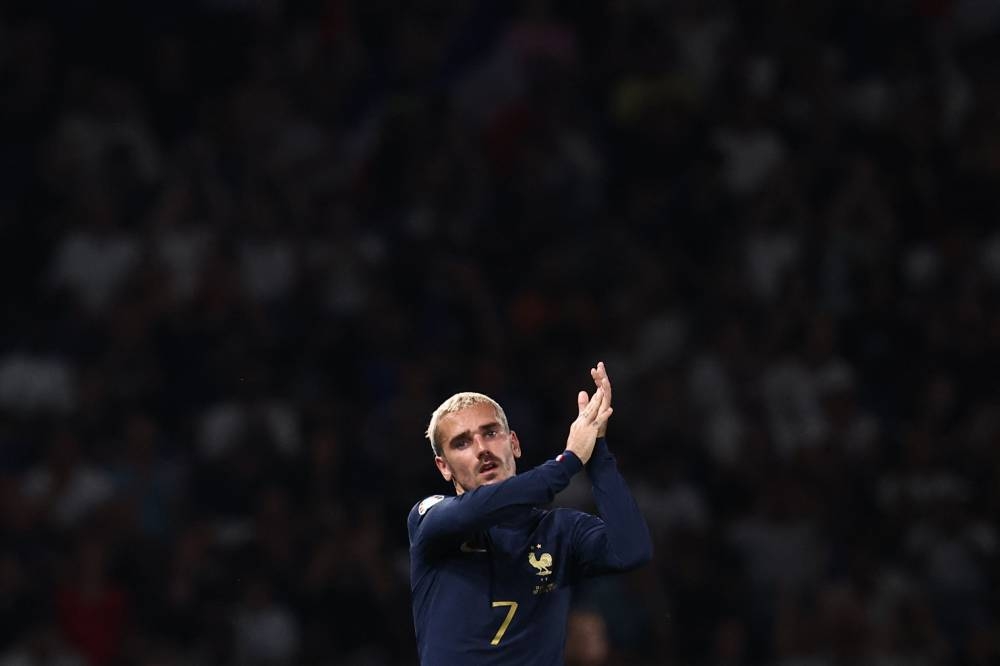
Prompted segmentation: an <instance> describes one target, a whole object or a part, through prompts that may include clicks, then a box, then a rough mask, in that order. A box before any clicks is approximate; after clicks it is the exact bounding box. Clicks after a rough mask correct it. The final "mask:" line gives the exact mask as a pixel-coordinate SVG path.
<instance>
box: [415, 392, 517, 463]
mask: <svg viewBox="0 0 1000 666" xmlns="http://www.w3.org/2000/svg"><path fill="white" fill-rule="evenodd" d="M473 405H489V406H491V407H492V408H493V411H495V412H496V415H497V421H499V422H500V425H502V426H503V429H504V430H506V431H508V432H509V431H510V425H509V424H508V423H507V415H506V414H505V413H504V411H503V407H501V406H500V403H498V402H497V401H496V400H494V399H493V398H491V397H490V396H488V395H484V394H482V393H475V392H473V391H463V392H461V393H456V394H455V395H453V396H451V397H450V398H448V399H447V400H445V401H444V402H442V403H441V404H440V405H439V406H438V408H437V409H435V410H434V412H433V413H432V414H431V422H430V423H429V424H427V432H425V433H424V434H425V436H426V437H427V439H429V440H430V441H431V450H432V451H434V455H436V456H440V455H441V454H442V448H441V442H439V441H438V422H439V421H440V420H441V417H442V416H447V415H448V414H454V413H455V412H459V411H462V410H463V409H465V408H466V407H472V406H473Z"/></svg>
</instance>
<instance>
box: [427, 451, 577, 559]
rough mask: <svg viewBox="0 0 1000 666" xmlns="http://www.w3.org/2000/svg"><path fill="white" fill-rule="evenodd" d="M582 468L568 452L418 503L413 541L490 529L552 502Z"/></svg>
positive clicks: (446, 538) (451, 537)
mask: <svg viewBox="0 0 1000 666" xmlns="http://www.w3.org/2000/svg"><path fill="white" fill-rule="evenodd" d="M582 468H583V463H582V462H580V459H579V458H578V457H577V456H575V455H574V454H572V453H571V452H566V453H563V454H562V455H560V456H559V457H557V458H556V459H555V460H549V461H548V462H545V463H542V464H541V465H539V466H538V467H536V468H534V469H532V470H529V471H527V472H524V473H522V474H518V475H516V476H513V477H511V478H509V479H506V480H505V481H501V482H500V483H496V484H492V485H486V486H480V487H478V488H476V489H475V490H470V491H468V492H465V493H462V494H461V495H457V496H455V497H445V498H443V499H441V500H440V501H438V502H436V503H433V504H431V505H430V506H427V507H426V508H425V509H424V510H423V511H421V505H419V504H418V505H417V506H415V507H413V509H412V510H411V511H410V516H409V519H408V521H407V522H408V526H409V533H410V544H411V545H412V546H414V547H423V548H426V547H430V546H431V545H433V544H435V543H438V542H441V541H448V540H451V539H454V538H457V537H463V536H466V535H468V534H470V533H471V532H475V531H478V530H483V529H486V528H487V527H489V526H491V525H495V524H496V523H498V522H501V521H503V520H504V519H505V518H507V517H508V516H511V515H514V514H516V513H517V512H519V511H521V510H523V509H524V507H532V506H537V505H539V504H546V503H548V502H551V501H552V499H553V498H554V497H555V495H556V493H558V492H559V491H560V490H562V489H563V488H565V487H566V486H567V485H569V482H570V479H571V478H572V477H573V475H574V474H576V473H577V472H579V471H580V470H581V469H582ZM422 504H423V503H422Z"/></svg>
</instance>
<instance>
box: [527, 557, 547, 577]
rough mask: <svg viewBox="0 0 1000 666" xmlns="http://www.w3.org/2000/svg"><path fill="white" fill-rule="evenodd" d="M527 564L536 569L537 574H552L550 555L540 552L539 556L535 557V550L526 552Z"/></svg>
mask: <svg viewBox="0 0 1000 666" xmlns="http://www.w3.org/2000/svg"><path fill="white" fill-rule="evenodd" d="M528 564H530V565H531V566H533V567H535V568H536V569H538V575H539V576H549V575H551V574H552V569H550V568H549V567H551V566H552V556H551V555H549V554H548V553H542V555H541V557H535V551H531V552H529V553H528Z"/></svg>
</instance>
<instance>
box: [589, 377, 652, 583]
mask: <svg viewBox="0 0 1000 666" xmlns="http://www.w3.org/2000/svg"><path fill="white" fill-rule="evenodd" d="M590 376H591V377H592V378H593V380H594V385H595V386H596V387H597V392H599V393H600V394H601V396H602V406H606V407H607V408H609V409H610V407H611V379H610V377H608V371H607V369H606V368H605V367H604V363H603V362H598V363H597V367H594V368H591V369H590ZM606 433H607V420H605V421H604V422H603V424H602V426H601V428H600V429H599V430H598V434H597V437H598V439H597V443H596V445H595V447H594V451H593V454H592V456H591V458H590V461H589V462H588V463H587V474H588V475H589V476H590V481H591V484H592V487H593V494H594V502H595V503H596V504H597V512H598V513H599V514H600V518H597V517H596V516H587V517H585V518H583V519H581V520H580V522H578V523H577V526H576V530H575V541H576V549H577V554H578V557H577V562H578V563H579V565H580V567H581V572H582V573H583V575H585V576H586V575H595V574H598V573H602V572H606V571H622V570H625V569H632V568H634V567H637V566H639V565H641V564H644V563H646V562H648V561H649V560H651V559H652V558H653V541H652V539H651V538H650V535H649V526H648V525H647V524H646V519H645V518H644V517H643V515H642V512H641V511H640V510H639V505H638V504H636V501H635V498H634V497H632V493H631V491H630V490H629V488H628V484H626V483H625V479H624V477H622V475H621V473H620V472H619V471H618V465H617V463H616V462H615V457H614V456H613V455H612V453H611V450H610V449H609V448H608V443H607V440H605V435H606Z"/></svg>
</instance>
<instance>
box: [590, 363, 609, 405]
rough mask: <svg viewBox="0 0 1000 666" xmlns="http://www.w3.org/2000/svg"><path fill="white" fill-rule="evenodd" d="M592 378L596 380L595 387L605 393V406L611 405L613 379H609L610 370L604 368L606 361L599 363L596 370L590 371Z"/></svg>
mask: <svg viewBox="0 0 1000 666" xmlns="http://www.w3.org/2000/svg"><path fill="white" fill-rule="evenodd" d="M590 376H591V378H592V379H593V380H594V386H596V387H597V388H599V389H601V391H602V392H603V393H604V405H605V406H610V405H611V378H610V377H608V370H607V368H606V367H605V366H604V361H598V362H597V367H596V368H591V369H590Z"/></svg>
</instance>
